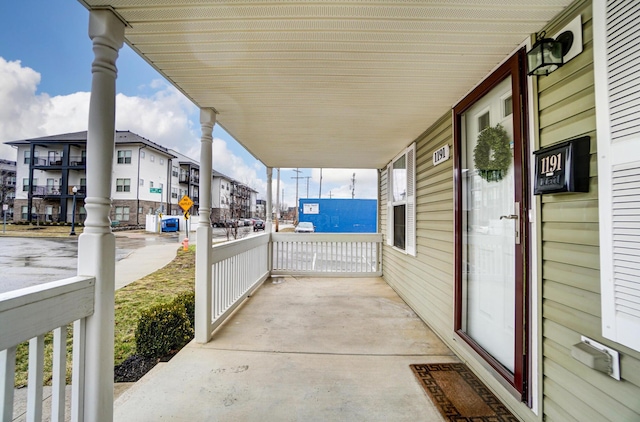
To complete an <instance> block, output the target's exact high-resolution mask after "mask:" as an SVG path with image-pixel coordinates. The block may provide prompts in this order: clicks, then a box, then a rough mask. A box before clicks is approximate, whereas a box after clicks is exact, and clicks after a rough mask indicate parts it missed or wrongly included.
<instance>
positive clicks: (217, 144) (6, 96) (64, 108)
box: [0, 0, 377, 206]
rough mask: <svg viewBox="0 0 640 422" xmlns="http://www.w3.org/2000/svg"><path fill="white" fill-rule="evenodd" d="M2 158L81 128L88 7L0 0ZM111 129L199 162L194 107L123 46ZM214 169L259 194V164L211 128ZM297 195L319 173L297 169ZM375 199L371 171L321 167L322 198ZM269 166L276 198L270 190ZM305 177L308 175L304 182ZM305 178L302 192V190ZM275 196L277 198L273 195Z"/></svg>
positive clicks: (291, 172) (289, 200)
mask: <svg viewBox="0 0 640 422" xmlns="http://www.w3.org/2000/svg"><path fill="white" fill-rule="evenodd" d="M0 3H1V4H0V158H5V159H10V160H16V151H15V149H14V148H12V147H9V146H7V145H4V142H7V141H12V140H17V139H27V138H33V137H39V136H48V135H56V134H61V133H67V132H77V131H82V130H86V129H87V119H88V111H89V91H90V88H91V73H90V68H91V61H92V60H93V53H92V50H91V41H90V40H89V37H88V36H87V27H88V19H89V18H88V16H89V14H88V12H87V10H86V9H85V8H84V7H82V6H81V5H80V3H78V2H75V1H72V0H28V1H2V2H0ZM117 64H118V71H119V72H118V79H117V83H116V89H117V92H118V94H117V99H116V128H117V129H118V130H130V131H132V132H134V133H137V134H139V135H141V136H143V137H145V138H147V139H150V140H152V141H154V142H156V143H159V144H161V145H163V146H165V147H168V148H173V149H175V150H177V151H179V152H181V153H183V154H185V155H187V156H190V157H192V158H195V159H199V155H200V123H199V112H198V109H197V108H196V107H195V106H194V105H193V104H192V103H191V102H190V101H189V100H187V99H186V98H185V97H184V96H183V95H182V94H181V93H180V92H179V91H177V90H176V89H175V88H174V87H173V86H171V85H169V84H168V83H167V82H166V81H165V80H164V79H163V78H162V77H161V76H160V75H159V74H158V73H157V72H155V70H153V69H152V68H151V67H150V66H149V65H148V64H147V63H146V62H145V61H144V60H142V59H140V58H139V57H138V56H137V55H136V54H135V53H134V52H133V51H132V50H131V49H130V48H129V47H127V46H126V45H125V46H124V47H123V48H122V50H121V51H120V57H119V59H118V63H117ZM213 135H214V145H213V150H214V154H213V166H214V168H215V169H216V170H218V171H219V172H221V173H224V174H226V175H228V176H231V177H233V178H235V179H237V180H239V181H241V182H243V183H247V184H248V185H250V186H252V187H253V188H255V189H256V190H257V191H259V192H260V194H259V196H260V197H264V194H265V189H266V170H265V167H264V165H262V163H261V162H260V161H258V160H256V159H255V158H254V157H253V156H252V155H251V154H249V153H248V152H247V151H246V150H244V148H242V147H241V146H240V145H239V144H238V143H237V142H236V141H235V140H234V139H233V138H232V137H231V136H230V135H229V134H227V133H226V132H225V131H224V130H223V129H221V128H220V127H218V126H216V128H215V129H214V133H213ZM300 170H301V171H302V172H301V173H299V175H300V176H301V177H304V179H299V180H298V182H299V183H298V185H299V186H298V192H299V197H300V198H306V197H307V191H308V195H309V197H311V198H314V197H315V198H317V197H318V194H319V193H320V192H319V181H320V170H319V169H300ZM353 173H356V183H355V197H356V198H373V199H375V198H376V197H377V193H376V184H377V172H376V171H375V170H362V169H358V170H350V169H339V170H338V169H324V170H323V171H322V197H323V198H328V197H329V196H330V195H331V197H333V198H350V197H351V192H352V189H351V185H352V183H351V179H352V176H353ZM296 174H297V173H296V171H295V169H282V170H281V186H280V194H282V191H283V190H284V195H285V196H284V203H286V204H288V205H290V206H293V205H294V203H295V196H296V195H295V191H296V179H294V177H295V176H296ZM275 177H276V171H275V170H274V195H275ZM307 177H309V179H307ZM307 182H308V186H309V187H308V189H307ZM274 201H275V196H274Z"/></svg>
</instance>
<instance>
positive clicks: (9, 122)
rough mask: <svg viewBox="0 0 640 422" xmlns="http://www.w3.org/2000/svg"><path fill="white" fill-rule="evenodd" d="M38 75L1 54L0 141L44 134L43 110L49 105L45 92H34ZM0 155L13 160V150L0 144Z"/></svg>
mask: <svg viewBox="0 0 640 422" xmlns="http://www.w3.org/2000/svg"><path fill="white" fill-rule="evenodd" d="M39 83H40V74H39V73H38V72H36V71H35V70H33V69H31V68H28V67H22V64H21V63H20V61H14V62H8V61H6V60H5V59H3V58H2V57H0V122H1V124H0V142H2V143H3V142H5V141H11V140H16V139H22V138H27V137H35V136H42V135H44V134H45V133H46V132H45V129H44V128H43V127H42V112H43V110H46V109H47V108H49V107H50V104H51V101H50V98H49V96H48V95H46V94H39V95H37V94H36V88H37V87H38V84H39ZM0 157H2V158H7V159H10V160H15V159H16V150H15V149H14V148H12V147H10V146H8V145H4V144H0Z"/></svg>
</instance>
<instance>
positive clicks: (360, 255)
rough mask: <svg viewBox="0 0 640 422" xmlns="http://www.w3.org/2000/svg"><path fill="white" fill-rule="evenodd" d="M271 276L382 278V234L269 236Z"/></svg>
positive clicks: (285, 234) (288, 234)
mask: <svg viewBox="0 0 640 422" xmlns="http://www.w3.org/2000/svg"><path fill="white" fill-rule="evenodd" d="M271 241H272V242H273V266H272V268H273V269H272V271H271V274H273V275H308V276H314V277H322V276H340V277H367V276H380V275H382V268H381V264H380V251H381V247H382V234H380V233H372V234H360V233H347V234H329V233H272V235H271Z"/></svg>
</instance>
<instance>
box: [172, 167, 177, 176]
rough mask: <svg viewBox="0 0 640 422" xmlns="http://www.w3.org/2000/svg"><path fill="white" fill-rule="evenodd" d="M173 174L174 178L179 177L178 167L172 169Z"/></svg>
mask: <svg viewBox="0 0 640 422" xmlns="http://www.w3.org/2000/svg"><path fill="white" fill-rule="evenodd" d="M171 174H172V175H173V177H178V167H176V166H173V168H172V169H171Z"/></svg>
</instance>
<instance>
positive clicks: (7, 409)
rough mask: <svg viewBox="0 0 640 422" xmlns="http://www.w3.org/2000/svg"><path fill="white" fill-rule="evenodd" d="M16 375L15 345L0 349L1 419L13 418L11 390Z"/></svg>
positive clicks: (9, 419)
mask: <svg viewBox="0 0 640 422" xmlns="http://www.w3.org/2000/svg"><path fill="white" fill-rule="evenodd" d="M15 376H16V347H15V346H14V347H9V348H8V349H5V350H3V351H0V377H2V378H1V379H0V382H2V384H0V409H2V413H1V414H0V416H2V420H3V421H12V420H13V390H14V387H15V384H14V379H15Z"/></svg>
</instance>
